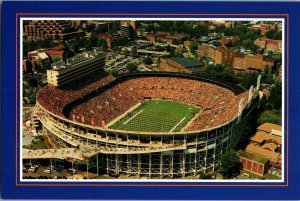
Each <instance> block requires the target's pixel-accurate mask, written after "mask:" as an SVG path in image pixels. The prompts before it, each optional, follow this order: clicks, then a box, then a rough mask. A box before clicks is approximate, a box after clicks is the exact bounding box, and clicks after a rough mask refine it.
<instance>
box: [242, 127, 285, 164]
mask: <svg viewBox="0 0 300 201" xmlns="http://www.w3.org/2000/svg"><path fill="white" fill-rule="evenodd" d="M281 149H282V127H281V126H279V125H276V124H272V123H264V124H262V125H260V126H259V127H258V128H257V131H256V133H255V134H254V135H253V136H252V137H251V139H250V144H249V145H248V146H247V147H246V152H249V153H251V154H254V155H257V156H260V157H264V158H267V159H269V165H271V166H273V167H276V168H281V165H282V164H281V163H282V154H281V152H282V150H281Z"/></svg>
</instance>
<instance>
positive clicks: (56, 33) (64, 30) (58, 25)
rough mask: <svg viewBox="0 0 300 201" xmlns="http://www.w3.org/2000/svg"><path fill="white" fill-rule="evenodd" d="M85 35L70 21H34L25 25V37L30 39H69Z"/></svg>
mask: <svg viewBox="0 0 300 201" xmlns="http://www.w3.org/2000/svg"><path fill="white" fill-rule="evenodd" d="M83 34H84V32H83V31H78V30H76V28H75V26H74V23H72V21H70V20H32V21H31V22H29V24H28V25H25V35H26V36H28V37H29V38H40V39H43V38H53V39H67V38H71V37H73V36H75V35H83Z"/></svg>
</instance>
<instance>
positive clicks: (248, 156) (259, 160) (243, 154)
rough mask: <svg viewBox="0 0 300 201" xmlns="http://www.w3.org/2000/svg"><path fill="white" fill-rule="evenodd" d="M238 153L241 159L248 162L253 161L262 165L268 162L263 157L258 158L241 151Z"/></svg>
mask: <svg viewBox="0 0 300 201" xmlns="http://www.w3.org/2000/svg"><path fill="white" fill-rule="evenodd" d="M238 153H239V155H240V156H241V157H245V158H248V159H250V160H253V161H256V162H259V163H262V164H266V163H267V162H268V160H269V159H267V158H265V157H262V156H258V155H255V154H252V153H250V152H246V151H243V150H239V151H238Z"/></svg>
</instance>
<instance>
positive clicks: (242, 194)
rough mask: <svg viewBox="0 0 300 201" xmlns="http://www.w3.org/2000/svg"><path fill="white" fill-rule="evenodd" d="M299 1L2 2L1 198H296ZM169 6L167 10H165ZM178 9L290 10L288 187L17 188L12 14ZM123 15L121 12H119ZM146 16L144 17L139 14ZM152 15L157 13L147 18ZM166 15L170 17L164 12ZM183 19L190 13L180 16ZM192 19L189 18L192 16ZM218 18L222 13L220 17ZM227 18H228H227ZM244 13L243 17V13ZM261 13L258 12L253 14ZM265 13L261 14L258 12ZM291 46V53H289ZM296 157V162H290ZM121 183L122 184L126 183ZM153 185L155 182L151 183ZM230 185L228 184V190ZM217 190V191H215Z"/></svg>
mask: <svg viewBox="0 0 300 201" xmlns="http://www.w3.org/2000/svg"><path fill="white" fill-rule="evenodd" d="M299 5H300V4H299V3H288V2H285V3H284V2H281V3H279V2H278V3H259V2H252V3H250V2H244V3H241V2H239V3H238V2H184V3H183V2H138V3H137V2H89V3H86V2H33V1H32V2H18V3H16V2H3V4H2V8H1V9H2V14H3V15H2V55H1V56H2V65H1V66H2V69H1V70H2V96H1V98H2V111H1V112H2V118H1V123H2V136H1V137H2V146H1V147H2V155H1V157H2V161H1V162H2V164H3V165H2V185H1V188H2V196H3V198H11V199H12V198H22V199H29V198H48V199H54V198H60V199H62V198H72V199H88V198H89V199H186V200H187V199H299V197H300V196H299V193H297V189H298V185H297V184H298V182H299V174H297V169H298V167H299V161H298V160H297V159H298V158H297V153H298V150H297V149H296V147H297V144H296V143H297V140H298V141H299V137H298V136H297V132H296V131H298V130H299V125H297V123H296V121H297V116H296V115H297V112H299V111H300V110H299V105H298V104H296V103H297V102H296V100H297V97H298V96H299V94H300V91H299V89H297V88H296V87H297V86H298V84H299V81H298V80H297V77H296V76H297V69H296V64H297V60H296V59H297V57H296V55H297V53H298V52H299V49H300V48H299V44H300V41H299V38H297V36H299V30H296V28H297V18H298V19H299V18H300V16H299V15H300V14H299V13H297V11H298V10H299V8H300V6H299ZM165 8H168V9H165ZM53 12H56V13H103V14H105V13H114V14H120V15H122V14H123V13H132V14H134V13H136V14H138V13H141V12H142V13H143V14H145V13H147V14H151V13H160V14H165V13H176V14H186V13H189V14H199V13H205V14H218V13H219V14H289V27H290V29H289V40H290V41H292V42H291V43H290V46H289V50H288V53H289V55H287V56H288V57H289V80H287V81H288V86H289V88H288V89H289V91H287V93H288V97H286V98H288V99H286V100H287V101H288V104H289V108H293V110H290V111H288V117H287V118H288V120H289V122H288V125H289V127H288V129H289V130H288V133H289V147H287V150H288V153H289V159H290V160H289V169H288V173H289V174H288V185H286V186H255V187H254V186H251V187H250V186H184V187H183V186H163V187H162V186H122V187H118V186H114V187H112V186H59V187H58V186H51V187H49V186H48V187H42V186H16V175H15V174H16V170H15V164H16V161H15V153H16V145H15V140H16V139H15V133H16V131H15V128H16V121H15V117H16V114H15V112H14V111H16V71H15V70H16V68H15V66H16V63H15V62H16V58H15V53H16V45H18V44H16V43H15V36H16V35H15V34H16V31H18V30H16V29H17V27H16V13H53ZM120 17H123V16H120ZM142 17H145V16H142ZM151 17H159V15H157V16H151ZM168 17H169V16H168ZM184 17H189V16H188V15H187V16H184ZM191 17H192V16H191ZM220 17H222V16H220ZM227 17H228V16H227ZM245 17H246V16H245ZM257 17H259V16H257ZM262 17H265V16H262ZM290 50H293V51H290ZM292 159H294V160H292ZM129 183H130V182H128V183H122V184H125V185H126V184H129ZM152 184H153V183H152ZM228 187H230V188H228ZM215 192H218V193H215Z"/></svg>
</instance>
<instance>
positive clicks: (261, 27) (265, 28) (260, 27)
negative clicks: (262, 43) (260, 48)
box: [249, 24, 277, 35]
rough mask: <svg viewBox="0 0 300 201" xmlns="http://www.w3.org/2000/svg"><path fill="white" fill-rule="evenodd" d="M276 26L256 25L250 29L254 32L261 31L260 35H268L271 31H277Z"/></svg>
mask: <svg viewBox="0 0 300 201" xmlns="http://www.w3.org/2000/svg"><path fill="white" fill-rule="evenodd" d="M276 28H277V27H276V25H275V24H255V25H252V26H251V27H249V29H252V30H260V33H261V34H262V35H264V34H266V32H268V31H270V30H276Z"/></svg>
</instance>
